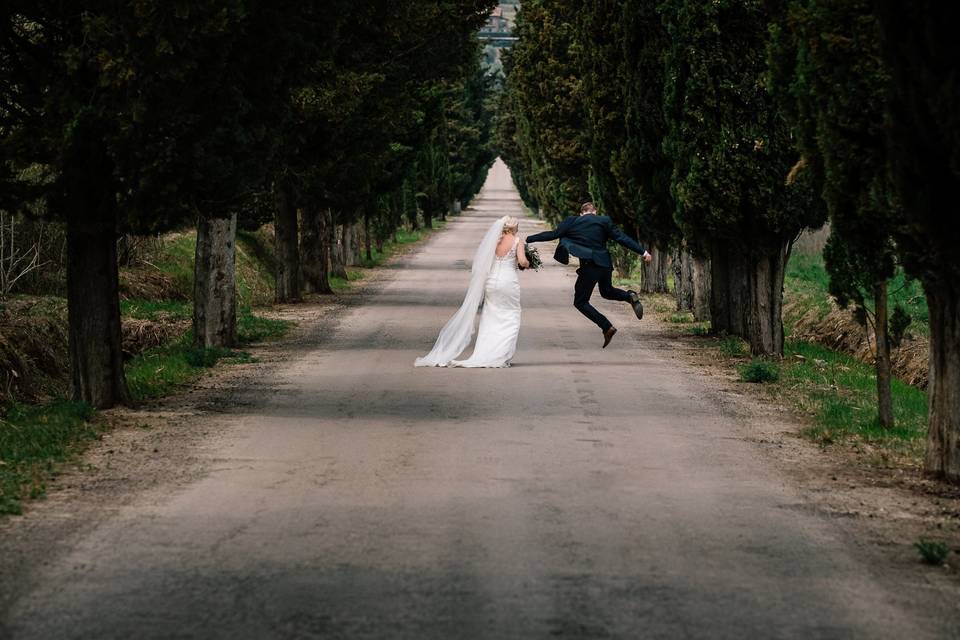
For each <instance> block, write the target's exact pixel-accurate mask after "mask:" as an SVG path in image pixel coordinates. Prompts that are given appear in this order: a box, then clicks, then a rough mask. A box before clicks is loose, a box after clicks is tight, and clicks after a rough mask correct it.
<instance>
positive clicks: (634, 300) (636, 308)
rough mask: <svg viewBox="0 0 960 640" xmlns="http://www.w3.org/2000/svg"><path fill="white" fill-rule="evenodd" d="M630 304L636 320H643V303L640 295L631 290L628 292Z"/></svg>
mask: <svg viewBox="0 0 960 640" xmlns="http://www.w3.org/2000/svg"><path fill="white" fill-rule="evenodd" d="M630 306H631V307H633V312H634V313H635V314H636V315H637V320H643V303H642V302H640V296H638V295H637V294H636V293H634V292H632V291H631V292H630Z"/></svg>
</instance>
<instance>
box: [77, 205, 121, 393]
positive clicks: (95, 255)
mask: <svg viewBox="0 0 960 640" xmlns="http://www.w3.org/2000/svg"><path fill="white" fill-rule="evenodd" d="M67 302H68V305H67V307H68V311H67V317H68V323H69V349H70V376H71V380H72V383H73V398H74V400H78V401H83V402H86V403H88V404H90V405H92V406H94V407H96V408H97V409H106V408H109V407H112V406H114V405H116V404H129V402H130V393H129V391H128V390H127V381H126V377H125V376H124V371H123V348H122V342H121V333H120V280H119V273H118V269H117V222H116V214H115V213H111V214H108V215H104V216H102V217H100V216H98V215H97V214H96V213H95V212H92V213H91V215H87V216H84V215H79V214H77V213H74V214H73V215H70V216H69V217H68V219H67Z"/></svg>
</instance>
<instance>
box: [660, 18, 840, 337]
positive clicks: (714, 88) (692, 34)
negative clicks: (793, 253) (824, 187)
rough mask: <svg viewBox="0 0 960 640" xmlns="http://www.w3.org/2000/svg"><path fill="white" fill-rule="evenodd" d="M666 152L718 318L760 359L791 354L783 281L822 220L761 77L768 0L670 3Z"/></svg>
mask: <svg viewBox="0 0 960 640" xmlns="http://www.w3.org/2000/svg"><path fill="white" fill-rule="evenodd" d="M663 18H664V24H665V26H666V29H667V33H668V36H669V41H670V46H669V48H668V50H667V57H666V66H667V74H666V78H667V81H666V87H665V93H666V115H667V125H668V130H669V135H668V136H667V139H666V150H667V154H668V156H669V157H670V158H671V160H672V161H673V179H672V183H673V195H674V198H675V200H676V203H677V219H678V221H679V222H680V225H681V227H682V229H683V232H684V234H685V235H686V236H687V237H689V238H694V239H697V241H698V243H700V244H705V245H708V246H709V247H710V251H711V273H712V287H711V300H712V303H711V321H712V322H713V327H714V329H715V330H717V331H725V332H729V333H732V334H735V335H739V336H742V337H744V338H746V339H747V340H748V341H749V343H750V349H751V352H752V353H754V354H771V355H775V354H782V353H783V322H782V303H783V279H784V273H785V268H786V262H787V259H788V257H789V255H790V248H791V245H792V242H793V240H794V238H795V237H796V236H797V235H798V234H799V232H800V231H801V230H802V229H803V228H805V227H808V226H819V225H820V224H822V222H823V218H824V216H825V214H824V212H823V211H822V207H817V206H811V203H812V202H814V198H813V197H812V190H811V188H810V184H811V183H810V181H809V180H808V179H806V178H805V177H801V179H799V180H798V181H796V182H794V183H792V184H789V185H787V184H785V181H784V177H785V176H786V175H787V174H788V172H789V170H790V168H791V166H792V165H793V163H794V162H795V160H796V158H795V152H794V148H793V141H792V139H791V136H790V130H789V128H788V127H787V125H786V122H785V121H784V118H783V114H782V113H781V110H780V109H781V106H780V105H779V104H778V103H777V101H776V100H775V99H774V98H773V96H771V94H770V92H769V90H768V88H767V86H766V84H765V82H764V78H765V75H766V70H767V57H766V53H767V40H768V37H769V36H768V29H769V24H770V16H769V14H768V13H767V10H766V8H765V6H764V3H763V2H760V1H759V0H749V1H744V0H717V1H716V2H710V3H704V2H700V1H699V0H666V2H664V4H663Z"/></svg>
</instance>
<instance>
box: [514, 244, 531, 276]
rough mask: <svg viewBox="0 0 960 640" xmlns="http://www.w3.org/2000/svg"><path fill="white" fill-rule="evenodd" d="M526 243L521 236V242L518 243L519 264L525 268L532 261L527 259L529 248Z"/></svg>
mask: <svg viewBox="0 0 960 640" xmlns="http://www.w3.org/2000/svg"><path fill="white" fill-rule="evenodd" d="M525 245H526V243H525V242H524V241H523V238H520V242H519V243H517V264H518V265H520V266H521V267H523V268H524V269H526V268H527V267H529V266H530V262H529V261H528V260H527V250H526V248H525Z"/></svg>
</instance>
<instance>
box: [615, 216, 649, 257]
mask: <svg viewBox="0 0 960 640" xmlns="http://www.w3.org/2000/svg"><path fill="white" fill-rule="evenodd" d="M610 227H611V229H610V235H611V236H612V237H613V239H614V240H615V241H616V242H617V244H619V245H622V246H624V247H626V248H627V249H630V251H635V252H637V253H639V254H640V255H643V254H645V253H646V252H647V250H646V249H645V248H644V246H643V245H642V244H640V243H639V242H637V241H636V240H634V239H633V238H631V237H630V236H628V235H627V234H626V233H624V232H623V229H621V228H620V227H618V226H617V225H615V224H611V225H610Z"/></svg>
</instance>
